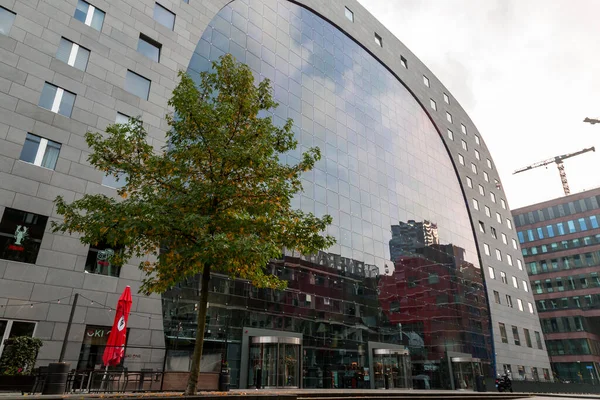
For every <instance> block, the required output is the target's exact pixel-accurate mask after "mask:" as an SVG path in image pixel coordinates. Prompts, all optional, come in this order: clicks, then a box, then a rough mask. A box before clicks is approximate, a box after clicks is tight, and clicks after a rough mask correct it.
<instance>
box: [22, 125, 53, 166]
mask: <svg viewBox="0 0 600 400" xmlns="http://www.w3.org/2000/svg"><path fill="white" fill-rule="evenodd" d="M59 153H60V143H57V142H53V141H52V140H48V139H45V138H43V137H40V136H37V135H33V134H31V133H28V134H27V137H26V138H25V144H23V150H21V157H20V159H21V160H22V161H25V162H28V163H31V164H34V165H37V166H38V167H44V168H48V169H54V168H55V167H56V161H58V155H59Z"/></svg>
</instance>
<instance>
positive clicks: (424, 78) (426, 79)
mask: <svg viewBox="0 0 600 400" xmlns="http://www.w3.org/2000/svg"><path fill="white" fill-rule="evenodd" d="M423 84H424V85H425V86H427V87H429V78H427V77H426V76H425V75H423Z"/></svg>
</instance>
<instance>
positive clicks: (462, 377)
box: [451, 357, 481, 390]
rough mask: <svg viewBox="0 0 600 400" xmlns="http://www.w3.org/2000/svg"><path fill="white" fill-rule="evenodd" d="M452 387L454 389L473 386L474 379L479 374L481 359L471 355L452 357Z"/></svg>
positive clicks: (472, 387) (470, 388)
mask: <svg viewBox="0 0 600 400" xmlns="http://www.w3.org/2000/svg"><path fill="white" fill-rule="evenodd" d="M451 361H452V371H453V373H454V387H455V388H456V389H469V390H472V389H474V388H475V380H476V378H477V376H478V375H480V374H481V361H480V360H479V359H478V358H471V357H468V358H467V357H452V358H451Z"/></svg>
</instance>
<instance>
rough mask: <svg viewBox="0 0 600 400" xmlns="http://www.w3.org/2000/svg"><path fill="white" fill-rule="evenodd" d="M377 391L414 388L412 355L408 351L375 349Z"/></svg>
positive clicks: (375, 383)
mask: <svg viewBox="0 0 600 400" xmlns="http://www.w3.org/2000/svg"><path fill="white" fill-rule="evenodd" d="M373 372H374V374H373V379H374V387H375V389H408V388H412V371H411V364H410V355H409V352H408V350H407V349H405V350H398V349H373Z"/></svg>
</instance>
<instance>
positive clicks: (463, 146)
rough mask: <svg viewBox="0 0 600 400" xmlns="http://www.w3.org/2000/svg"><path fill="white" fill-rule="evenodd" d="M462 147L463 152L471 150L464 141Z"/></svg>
mask: <svg viewBox="0 0 600 400" xmlns="http://www.w3.org/2000/svg"><path fill="white" fill-rule="evenodd" d="M461 146H462V148H463V150H466V151H468V150H469V149H468V147H467V142H465V141H464V140H461Z"/></svg>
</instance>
